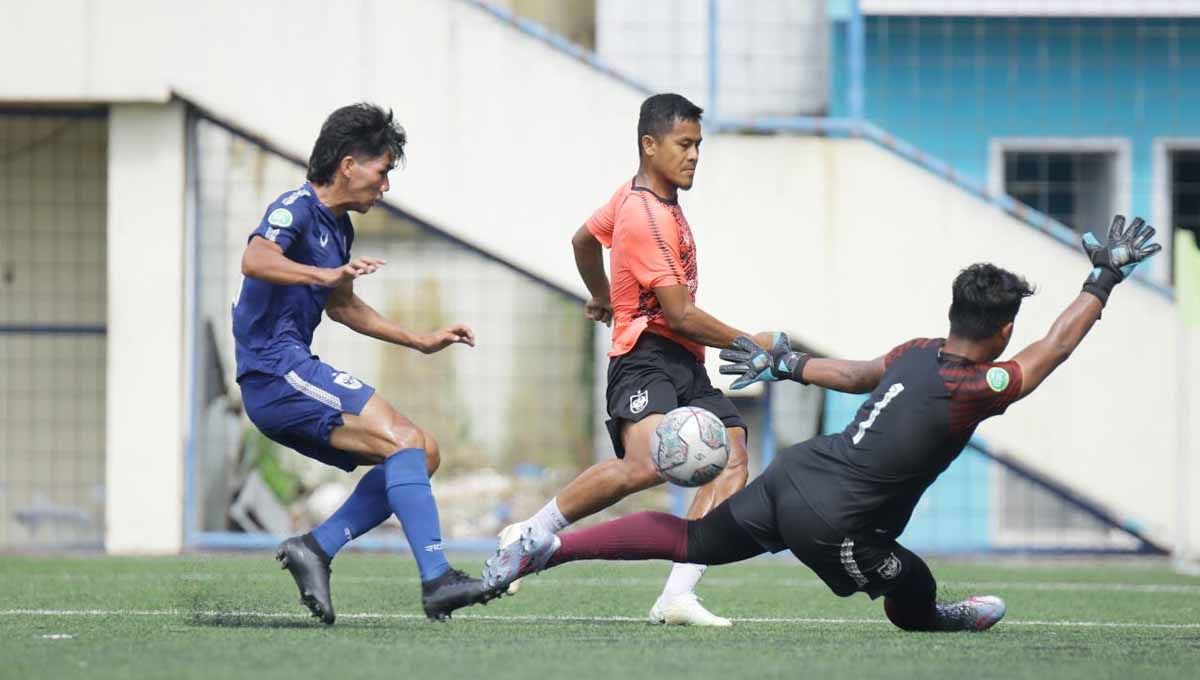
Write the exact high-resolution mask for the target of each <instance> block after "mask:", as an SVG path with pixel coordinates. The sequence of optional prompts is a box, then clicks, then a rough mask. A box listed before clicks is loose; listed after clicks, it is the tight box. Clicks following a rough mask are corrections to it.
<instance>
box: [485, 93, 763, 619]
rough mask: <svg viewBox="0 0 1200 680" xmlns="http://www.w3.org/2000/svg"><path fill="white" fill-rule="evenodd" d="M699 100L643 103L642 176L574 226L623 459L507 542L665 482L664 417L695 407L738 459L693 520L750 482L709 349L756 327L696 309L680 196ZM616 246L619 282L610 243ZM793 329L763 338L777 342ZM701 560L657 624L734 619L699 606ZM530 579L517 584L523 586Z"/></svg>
mask: <svg viewBox="0 0 1200 680" xmlns="http://www.w3.org/2000/svg"><path fill="white" fill-rule="evenodd" d="M701 113H702V110H701V109H700V107H698V106H696V105H695V104H693V103H691V102H690V101H688V100H687V99H685V98H683V97H681V96H679V95H677V94H658V95H654V96H653V97H650V98H649V99H647V100H646V101H645V102H643V103H642V108H641V114H640V116H639V118H638V152H639V158H640V163H639V166H638V172H637V175H636V176H635V177H634V178H633V179H632V180H631V181H626V182H624V183H622V185H621V186H620V188H618V189H617V192H616V193H615V194H613V196H612V198H611V199H609V201H608V202H607V203H606V204H605V205H604V206H603V207H601V208H600V209H599V210H597V211H596V212H595V213H594V214H593V215H592V216H591V218H590V219H588V221H587V222H586V223H585V224H584V225H583V226H582V227H580V229H579V230H578V231H577V232H576V233H575V236H574V237H573V238H572V239H571V243H572V245H573V246H574V250H575V263H576V265H577V266H578V268H579V274H580V276H582V277H583V281H584V283H585V284H586V285H587V288H588V291H590V292H591V295H592V298H591V300H589V301H588V302H587V304H586V305H585V309H584V313H585V314H586V315H587V317H588V318H589V319H593V320H595V321H599V322H603V323H609V324H611V325H612V327H613V330H612V349H611V350H610V351H609V353H608V355H609V357H610V363H609V368H608V391H607V401H608V414H609V417H610V418H611V419H610V420H609V421H608V423H607V425H608V432H609V436H610V437H611V438H612V443H613V448H614V449H615V450H616V454H617V458H616V460H609V461H604V462H601V463H597V464H595V465H593V466H592V467H590V468H588V469H587V470H585V471H584V472H583V473H582V474H580V475H579V476H578V477H576V478H575V480H574V481H572V482H571V483H569V484H567V486H566V487H564V488H563V489H562V491H560V492H559V493H558V495H557V496H555V497H554V498H552V499H550V502H549V503H547V504H546V506H545V507H543V508H542V509H541V510H540V511H538V512H537V514H535V515H534V516H533V517H531V518H529V519H528V520H525V521H524V522H520V523H517V524H513V525H510V526H508V527H506V528H505V529H504V531H503V532H502V533H501V534H500V543H501V546H502V547H503V546H505V545H508V544H510V543H512V542H514V541H516V540H517V538H518V537H519V536H520V535H521V530H522V529H523V528H524V527H525V526H527V525H531V524H532V525H533V526H537V527H539V528H542V529H544V530H546V531H550V532H553V533H557V532H559V531H561V530H562V529H564V528H566V527H567V526H568V525H570V524H571V523H573V522H576V521H578V520H580V519H582V518H584V517H587V516H588V515H591V514H593V513H595V512H598V511H600V510H603V509H604V508H607V507H608V506H610V505H612V504H614V503H616V502H617V501H619V500H621V499H622V498H624V497H626V496H628V495H629V494H632V493H634V492H637V491H641V490H643V489H648V488H650V487H652V486H656V485H658V484H661V483H662V481H663V480H662V478H661V477H659V475H658V472H657V471H656V470H655V468H654V464H653V463H652V462H651V459H650V433H651V432H653V431H654V428H655V427H656V426H657V425H658V423H659V421H660V420H662V417H663V414H665V413H667V412H668V411H670V410H672V409H674V408H676V407H678V406H685V405H692V406H698V407H701V408H704V409H707V410H709V411H711V412H712V413H713V414H715V415H716V416H717V417H718V418H720V419H721V421H722V422H724V424H725V427H726V431H727V433H728V435H729V454H730V455H729V463H728V465H727V466H726V467H725V471H724V472H722V473H721V475H720V476H719V477H717V478H716V479H714V480H713V481H711V482H709V483H708V484H707V485H705V486H704V487H702V488H700V490H699V491H698V492H697V493H696V496H695V499H694V500H693V502H692V506H691V508H690V509H689V510H688V515H687V516H688V518H689V519H698V518H700V517H703V516H704V515H706V514H708V512H709V510H711V509H712V508H714V507H716V506H717V505H718V504H719V503H721V501H723V500H725V499H726V498H728V497H729V496H731V495H732V494H733V493H734V492H736V491H738V490H739V489H741V488H742V487H744V486H745V485H746V477H747V470H746V429H747V428H746V423H745V422H744V421H743V420H742V417H741V415H739V414H738V411H737V408H736V407H734V405H733V402H731V401H730V400H729V398H728V397H726V396H725V395H724V394H723V393H722V392H721V391H720V390H718V389H716V388H715V387H713V386H712V384H711V383H710V382H709V379H708V372H707V371H706V370H705V368H704V348H705V347H706V346H707V347H717V348H725V347H730V346H731V343H732V342H733V339H734V338H736V337H738V336H739V335H745V334H744V333H742V332H741V331H739V330H738V329H736V328H733V327H731V326H728V325H726V324H724V323H722V322H721V321H719V320H718V319H716V318H715V317H713V316H711V315H709V314H708V313H706V312H705V311H703V310H702V309H700V308H699V307H697V306H696V304H695V301H696V288H697V283H698V276H697V272H696V243H695V240H694V239H693V238H692V230H691V228H690V227H689V226H688V222H687V220H686V219H685V218H684V216H683V210H681V209H680V207H679V201H678V193H679V191H680V190H681V189H682V190H684V191H687V190H688V189H690V188H691V187H692V182H693V181H694V179H695V175H696V165H697V163H698V162H699V160H700V142H701V132H700V116H701ZM602 246H603V247H606V248H610V249H611V253H612V254H611V261H610V265H611V266H610V268H611V270H612V282H611V283H610V282H609V280H608V277H607V276H606V275H605V272H604V260H603V250H602V248H601V247H602ZM777 337H778V338H779V341H780V342H786V339H785V338H784V337H783V336H782V334H770V333H762V334H759V335H757V336H755V338H754V339H755V341H756V342H759V343H760V344H762V345H763V347H764V349H769V348H771V347H772V345H773V343H774V342H775V339H776V338H777ZM704 568H705V567H703V566H701V565H695V564H676V565H674V567H673V568H672V571H671V575H670V577H669V578H668V579H667V584H666V586H665V588H664V589H663V593H662V595H661V596H660V597H659V598H658V600H657V601H656V602H655V603H654V606H653V607H652V608H651V610H650V620H651V621H652V622H654V623H669V624H680V625H708V626H728V625H730V622H729V620H728V619H725V618H722V617H719V616H716V615H714V614H712V613H711V612H709V611H708V610H707V609H705V608H704V606H703V605H701V604H700V602H699V600H698V598H697V597H696V595H695V587H696V584H697V583H698V582H699V581H700V577H701V576H702V575H703V573H704ZM518 588H519V581H518V582H516V583H514V584H513V585H512V586H511V587H510V588H509V590H508V592H509V593H514V592H516V590H517V589H518Z"/></svg>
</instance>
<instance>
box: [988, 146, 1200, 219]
mask: <svg viewBox="0 0 1200 680" xmlns="http://www.w3.org/2000/svg"><path fill="white" fill-rule="evenodd" d="M1197 141H1200V140H1197ZM1010 151H1017V152H1020V151H1028V152H1032V153H1111V154H1113V156H1115V160H1114V161H1113V162H1114V164H1115V166H1116V167H1115V168H1113V175H1112V176H1113V183H1114V184H1115V185H1116V186H1115V187H1114V191H1113V192H1112V195H1113V201H1112V208H1113V210H1112V212H1114V213H1121V214H1125V215H1127V214H1128V213H1129V210H1130V209H1131V206H1132V204H1133V201H1132V198H1133V176H1132V159H1133V151H1132V144H1131V143H1130V141H1129V139H1128V138H1127V137H992V138H991V139H989V140H988V183H987V188H988V193H990V194H991V195H992V196H995V197H1000V196H1008V192H1007V191H1006V190H1005V186H1004V154H1005V153H1007V152H1010ZM1013 200H1016V199H1013ZM1047 217H1049V216H1048V215H1047ZM1063 226H1066V227H1067V228H1069V229H1071V230H1072V231H1074V227H1073V226H1072V225H1063Z"/></svg>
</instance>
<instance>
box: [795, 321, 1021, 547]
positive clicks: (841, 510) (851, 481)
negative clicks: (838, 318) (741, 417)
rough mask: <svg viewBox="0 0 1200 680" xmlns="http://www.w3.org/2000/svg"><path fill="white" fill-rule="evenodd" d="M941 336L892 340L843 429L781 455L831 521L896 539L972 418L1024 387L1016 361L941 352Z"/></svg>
mask: <svg viewBox="0 0 1200 680" xmlns="http://www.w3.org/2000/svg"><path fill="white" fill-rule="evenodd" d="M944 344H945V340H944V339H940V338H938V339H926V338H922V339H917V340H911V341H909V342H906V343H904V344H903V345H900V346H899V347H896V348H895V349H893V350H892V351H891V352H889V353H888V354H887V356H886V357H885V359H884V365H885V367H886V368H885V371H884V374H883V378H882V379H881V380H880V381H879V386H878V387H876V388H875V391H874V392H872V393H871V396H870V398H869V399H867V401H866V403H864V404H863V405H862V407H861V408H859V410H858V413H857V414H856V415H855V417H854V420H853V421H851V423H850V425H849V426H847V427H846V429H845V430H843V431H842V432H840V433H838V434H831V435H826V436H823V437H816V438H814V439H811V440H809V441H808V442H806V443H805V444H804V445H800V446H797V447H795V448H794V449H792V450H790V451H789V452H787V453H785V454H784V455H782V456H781V458H780V462H781V463H782V464H783V467H784V470H786V472H787V475H788V477H789V478H790V479H791V481H792V483H793V484H794V485H795V486H796V487H797V489H798V490H799V491H800V492H801V493H802V494H803V495H804V497H805V499H806V500H808V502H809V504H810V505H811V506H812V507H813V509H814V510H815V511H816V512H817V513H818V514H819V515H820V516H821V517H822V519H824V520H825V521H826V522H827V523H828V524H829V525H830V526H831V527H832V528H834V529H837V530H839V531H841V532H844V533H845V534H846V535H862V536H864V537H865V536H877V537H878V538H880V539H895V538H896V537H897V536H899V535H900V533H901V532H902V531H904V527H905V526H907V524H908V520H909V518H910V517H912V512H913V509H914V508H915V507H916V505H917V501H918V500H920V498H921V494H922V493H924V492H925V489H926V488H928V487H929V485H930V484H932V483H933V481H934V480H935V479H937V477H938V475H940V474H941V473H942V471H943V470H945V469H946V468H947V467H949V465H950V463H951V462H953V461H954V459H955V458H957V457H958V454H959V453H961V452H962V449H963V447H964V446H965V445H966V444H967V442H968V440H970V438H971V434H972V433H974V431H975V428H976V426H978V425H979V423H980V422H981V421H983V420H984V419H985V418H989V417H991V416H994V415H998V414H1000V413H1003V412H1004V410H1005V409H1006V408H1008V405H1009V404H1011V403H1012V402H1014V401H1016V399H1017V397H1018V396H1019V395H1020V394H1021V377H1022V376H1021V367H1020V366H1019V365H1018V364H1017V363H1016V362H1013V361H1006V362H1002V363H976V362H973V361H970V360H967V359H965V358H962V357H957V356H954V355H950V354H945V353H943V352H942V345H944Z"/></svg>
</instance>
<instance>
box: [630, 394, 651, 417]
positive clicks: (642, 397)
mask: <svg viewBox="0 0 1200 680" xmlns="http://www.w3.org/2000/svg"><path fill="white" fill-rule="evenodd" d="M649 403H650V393H649V392H648V391H646V390H638V391H637V392H634V393H633V395H632V396H630V397H629V410H630V411H631V412H633V413H641V412H642V411H643V410H644V409H645V408H646V404H649Z"/></svg>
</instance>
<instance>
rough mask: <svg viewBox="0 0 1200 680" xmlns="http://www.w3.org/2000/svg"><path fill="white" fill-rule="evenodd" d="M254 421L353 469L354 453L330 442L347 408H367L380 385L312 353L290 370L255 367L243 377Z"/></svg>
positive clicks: (311, 453)
mask: <svg viewBox="0 0 1200 680" xmlns="http://www.w3.org/2000/svg"><path fill="white" fill-rule="evenodd" d="M238 384H239V385H241V387H242V403H243V404H244V405H245V407H246V415H248V416H250V421H251V422H252V423H254V424H255V426H257V427H258V429H259V430H262V433H263V434H265V435H267V436H268V437H270V438H271V439H272V440H273V441H276V442H279V443H280V444H283V445H284V446H286V447H288V448H292V449H295V450H296V451H299V452H300V453H302V454H304V455H306V456H308V457H309V458H312V459H315V460H319V461H321V462H322V463H325V464H326V465H332V466H333V467H336V468H341V469H343V470H346V471H347V472H349V471H350V470H353V469H354V468H355V467H356V466H357V465H358V463H357V462H356V457H355V455H354V454H352V453H349V452H346V451H342V450H341V449H336V448H334V447H333V446H331V445H330V444H329V436H330V434H331V433H332V432H333V428H335V427H339V426H341V425H342V424H343V421H342V414H343V413H349V414H351V415H358V414H360V413H362V410H363V407H364V406H366V405H367V400H369V399H370V398H371V395H372V394H375V388H374V387H371V386H370V385H368V384H366V383H364V382H362V381H361V380H358V379H357V378H355V377H354V376H352V375H350V374H349V373H346V372H344V371H339V370H337V369H336V368H334V367H332V366H330V365H329V364H326V363H324V362H322V361H321V360H320V359H319V358H318V357H315V356H310V357H308V358H307V359H305V360H304V361H302V362H300V363H299V364H297V365H296V366H294V367H292V369H291V370H290V371H288V372H287V373H286V374H285V375H270V374H267V373H258V372H251V373H247V374H245V375H243V376H242V377H241V378H239V379H238Z"/></svg>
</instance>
